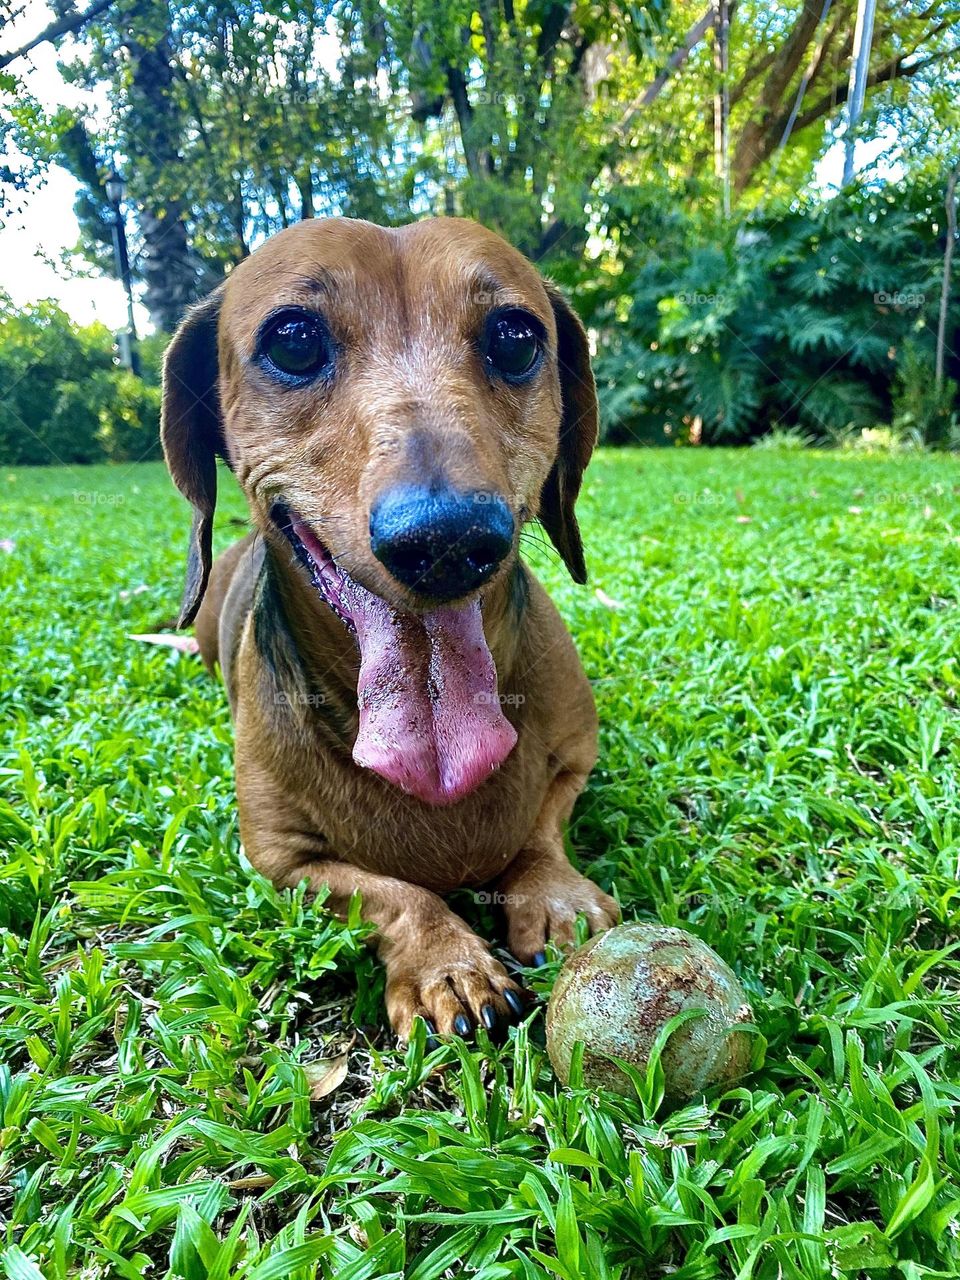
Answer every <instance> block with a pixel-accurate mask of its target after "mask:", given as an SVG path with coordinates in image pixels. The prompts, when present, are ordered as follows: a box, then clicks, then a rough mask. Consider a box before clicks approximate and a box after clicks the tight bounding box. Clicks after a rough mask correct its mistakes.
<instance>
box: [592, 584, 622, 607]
mask: <svg viewBox="0 0 960 1280" xmlns="http://www.w3.org/2000/svg"><path fill="white" fill-rule="evenodd" d="M594 595H595V596H596V597H597V599H598V600H599V601H600V603H601V604H602V605H603V606H604V607H605V608H607V609H622V608H624V604H623V601H622V600H614V598H613V596H608V595H607V593H606V592H605V591H604V590H603V588H602V587H597V589H596V591H595V592H594Z"/></svg>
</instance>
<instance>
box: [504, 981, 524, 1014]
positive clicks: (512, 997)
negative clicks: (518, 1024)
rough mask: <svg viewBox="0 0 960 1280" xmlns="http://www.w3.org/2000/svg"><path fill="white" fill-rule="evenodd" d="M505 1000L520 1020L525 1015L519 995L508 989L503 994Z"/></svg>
mask: <svg viewBox="0 0 960 1280" xmlns="http://www.w3.org/2000/svg"><path fill="white" fill-rule="evenodd" d="M503 998H504V1000H506V1002H507V1004H508V1005H509V1006H510V1008H511V1009H512V1010H513V1012H514V1014H515V1015H516V1016H517V1017H518V1018H519V1017H520V1015H521V1014H522V1013H523V1001H522V1000H521V999H520V996H519V994H518V993H517V992H516V991H513V990H511V989H510V988H509V987H508V988H507V990H506V991H504V993H503Z"/></svg>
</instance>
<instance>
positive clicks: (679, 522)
mask: <svg viewBox="0 0 960 1280" xmlns="http://www.w3.org/2000/svg"><path fill="white" fill-rule="evenodd" d="M0 509H2V517H0V537H4V538H12V539H15V540H16V547H15V549H14V550H13V551H12V552H10V553H4V552H2V551H0V584H2V592H3V626H2V633H3V640H2V643H3V664H2V666H3V675H2V727H3V729H2V744H3V757H2V760H0V785H2V791H0V797H2V798H0V842H2V849H0V879H2V883H0V925H2V933H0V946H2V951H0V1059H2V1061H3V1063H4V1065H3V1066H2V1068H0V1222H2V1223H3V1228H2V1242H0V1272H2V1271H3V1270H4V1269H5V1271H6V1275H7V1276H8V1277H11V1280H31V1278H33V1277H38V1276H41V1275H42V1276H44V1277H47V1278H52V1280H60V1278H61V1277H66V1276H74V1275H79V1274H82V1275H83V1276H84V1277H98V1276H120V1277H131V1278H134V1277H136V1278H137V1280H139V1277H141V1276H143V1275H147V1276H149V1277H164V1276H170V1277H175V1276H176V1277H184V1278H185V1280H200V1278H201V1277H202V1278H204V1280H206V1278H207V1277H209V1278H210V1280H231V1278H236V1280H239V1278H240V1277H243V1278H244V1280H269V1278H270V1277H282V1278H283V1280H301V1278H307V1277H315V1276H316V1277H337V1280H361V1278H362V1277H387V1276H396V1277H400V1276H408V1277H410V1278H411V1280H437V1278H439V1277H448V1276H450V1277H461V1276H464V1277H471V1276H476V1277H483V1278H484V1280H495V1278H499V1277H518V1278H523V1280H530V1278H532V1277H562V1278H563V1280H577V1278H579V1277H589V1278H593V1277H597V1278H603V1277H636V1278H637V1280H640V1278H646V1277H650V1276H657V1275H667V1274H669V1275H671V1276H673V1277H675V1278H676V1277H679V1278H681V1280H694V1278H698V1280H699V1278H701V1277H704V1278H705V1277H711V1276H739V1277H744V1278H746V1277H770V1278H771V1280H773V1278H774V1277H810V1278H813V1277H828V1276H838V1275H840V1276H843V1275H845V1276H855V1275H858V1274H863V1273H869V1274H870V1275H878V1276H880V1275H895V1276H903V1277H906V1278H907V1280H914V1278H915V1277H920V1276H926V1275H935V1276H955V1275H957V1274H958V1273H960V1241H958V1217H960V1157H958V1139H957V1127H956V1118H955V1117H956V1110H957V1106H958V1103H960V1084H958V1080H960V1074H958V1046H960V1018H958V999H960V997H958V962H960V951H958V950H957V947H958V945H960V944H958V942H957V938H958V923H960V885H958V878H957V870H958V868H957V859H958V850H960V794H958V764H960V734H958V710H957V703H958V698H960V617H958V610H957V604H958V593H960V467H958V465H957V463H956V462H954V461H952V460H951V459H949V458H935V457H922V456H910V457H907V458H876V457H855V456H845V455H839V454H834V455H824V454H820V455H818V454H805V453H786V452H778V451H775V450H770V451H756V450H755V451H753V452H750V453H734V452H705V451H704V452H698V451H687V452H679V451H677V452H672V451H662V452H656V453H653V452H635V451H631V452H619V453H613V452H607V453H605V454H602V455H601V456H600V457H599V458H598V459H597V461H596V463H595V465H594V466H593V468H592V469H591V472H590V479H589V483H588V486H587V490H586V494H585V498H584V501H583V503H582V521H583V525H584V529H585V535H586V542H587V546H588V551H589V559H590V562H591V567H592V571H593V577H592V582H591V586H590V587H589V588H587V589H578V588H575V587H573V586H571V585H567V584H565V583H563V581H562V578H561V574H560V571H559V569H558V568H557V566H556V565H555V563H554V562H553V560H552V559H550V558H548V557H547V556H546V555H544V556H543V557H542V558H538V563H537V564H536V568H537V570H538V571H539V572H541V573H542V575H543V576H544V577H545V578H546V580H547V581H548V583H549V585H550V586H551V588H553V589H554V591H555V594H556V596H557V598H558V600H559V602H560V604H561V606H562V608H563V610H564V611H565V614H566V616H567V618H568V620H569V623H570V626H571V627H572V629H573V631H574V633H575V635H576V637H577V641H578V644H579V647H580V650H581V653H582V655H583V658H584V662H585V665H586V668H587V671H588V673H589V674H590V676H591V677H592V679H593V680H594V682H595V688H596V692H597V697H598V701H599V704H600V712H601V720H602V724H603V730H602V751H601V760H600V764H599V766H598V768H597V770H596V772H595V774H594V777H593V779H592V782H591V784H590V787H589V790H588V791H587V793H586V794H585V796H584V797H583V798H582V801H581V803H580V806H579V808H578V811H577V817H576V821H575V825H574V830H573V843H574V846H575V847H576V849H577V851H578V855H579V857H580V860H581V863H582V865H583V866H584V867H589V870H590V873H591V874H592V875H594V876H595V877H596V878H598V879H599V880H600V881H601V882H602V883H603V884H604V885H605V886H609V885H610V884H615V885H616V888H617V892H618V893H619V896H620V899H621V901H622V903H623V905H624V909H625V914H626V916H627V917H628V918H634V917H635V918H640V919H658V920H660V921H662V922H664V923H666V924H680V925H683V926H684V927H686V928H689V929H691V930H693V931H694V932H696V933H697V934H698V935H700V936H701V937H702V938H704V939H705V940H706V941H707V942H708V943H710V944H711V945H712V946H713V947H715V948H716V949H717V951H719V952H720V954H721V955H722V956H723V957H724V958H725V959H726V960H728V961H729V962H730V963H731V964H732V965H733V966H734V967H735V968H736V970H737V971H738V973H739V974H740V975H741V977H742V979H743V981H744V983H745V984H746V986H747V988H748V990H749V992H750V993H751V997H752V999H753V1001H754V1005H755V1010H756V1017H757V1023H758V1025H759V1028H760V1030H761V1032H762V1036H763V1038H764V1039H763V1040H762V1041H758V1045H759V1046H760V1047H761V1048H763V1046H764V1041H765V1049H764V1050H763V1052H761V1053H760V1055H759V1057H760V1059H761V1060H760V1061H758V1066H757V1069H756V1070H755V1071H754V1073H753V1074H751V1075H750V1076H749V1077H748V1078H747V1079H746V1080H745V1081H744V1082H743V1084H742V1085H741V1086H740V1087H738V1088H736V1089H733V1090H730V1091H729V1092H726V1093H719V1094H714V1095H709V1096H707V1097H706V1098H701V1099H697V1100H696V1101H695V1102H693V1103H692V1104H690V1105H689V1106H687V1107H685V1108H684V1109H682V1110H672V1111H671V1110H670V1109H669V1107H667V1106H666V1104H663V1103H661V1102H660V1101H659V1096H658V1091H657V1089H656V1088H655V1087H652V1088H649V1089H648V1088H642V1089H640V1090H639V1093H638V1096H637V1097H636V1098H634V1099H630V1100H626V1099H618V1098H614V1097H609V1096H600V1097H597V1096H595V1095H589V1094H585V1093H584V1092H583V1091H582V1090H580V1091H578V1090H576V1089H563V1088H560V1087H559V1086H558V1085H557V1083H556V1081H555V1080H554V1078H553V1076H552V1074H551V1072H550V1069H549V1065H548V1064H547V1063H546V1061H545V1056H544V1053H543V1050H542V1047H541V1046H542V1013H539V1012H538V1013H537V1014H536V1015H535V1016H534V1017H533V1018H532V1019H531V1021H530V1024H529V1025H528V1026H527V1027H525V1028H521V1029H520V1030H519V1031H518V1032H516V1033H515V1034H514V1036H513V1038H512V1039H511V1041H510V1042H509V1043H508V1044H507V1045H505V1046H504V1047H502V1048H500V1049H496V1048H494V1047H492V1046H491V1045H490V1044H489V1043H488V1042H486V1041H484V1042H483V1043H482V1044H480V1045H479V1046H477V1045H472V1046H470V1047H469V1048H467V1047H464V1046H463V1045H462V1044H459V1043H451V1044H445V1045H442V1046H441V1047H440V1048H439V1049H438V1050H436V1051H435V1052H434V1053H432V1054H430V1055H428V1056H427V1057H426V1058H425V1056H424V1046H423V1044H422V1043H414V1044H413V1045H412V1046H411V1047H410V1048H409V1050H408V1051H407V1052H406V1053H405V1054H401V1053H399V1052H397V1051H396V1049H394V1048H393V1046H392V1043H391V1041H390V1038H389V1036H387V1035H386V1034H385V1033H384V1032H383V1030H382V1029H378V1028H377V1023H378V1021H379V1019H380V1017H381V1011H380V1000H381V993H382V979H381V976H380V974H379V971H378V969H377V967H376V966H375V965H374V964H373V963H372V961H371V960H370V958H369V955H368V954H367V951H366V949H365V947H364V946H363V943H362V929H360V928H358V927H357V925H356V923H355V922H354V923H353V924H351V925H342V924H339V923H337V922H335V921H332V920H331V919H329V918H328V917H327V916H326V915H325V914H324V911H323V909H322V907H320V906H317V905H314V904H311V903H305V902H304V900H303V897H302V895H291V894H278V893H276V892H274V890H273V889H272V888H271V887H270V886H269V885H268V884H266V883H265V882H263V881H262V880H261V879H259V878H258V877H257V876H256V875H254V874H252V873H251V871H250V868H249V867H248V866H245V865H243V863H242V861H241V858H240V854H239V849H238V837H237V825H236V814H235V805H234V798H233V786H232V764H231V730H230V724H229V717H228V714H227V709H226V704H225V701H224V697H223V694H222V692H221V690H220V689H219V688H218V686H217V685H216V684H214V683H213V682H212V681H210V680H209V679H208V678H207V677H206V676H205V674H204V673H203V671H202V669H201V668H200V667H199V664H198V663H197V661H196V660H195V659H192V658H190V657H185V656H180V655H177V654H175V653H171V652H168V651H165V650H160V649H155V648H148V647H145V646H141V645H138V644H135V643H133V642H131V641H129V640H128V639H127V638H126V637H127V635H128V633H130V632H139V631H149V630H154V629H156V627H157V625H158V623H159V622H161V621H162V620H163V619H165V618H168V617H169V616H170V615H171V613H172V612H173V611H174V608H175V604H176V601H177V598H178V594H179V587H180V579H181V568H182V565H181V553H182V551H183V548H184V547H185V544H186V533H187V511H186V508H185V506H184V505H183V504H182V502H181V501H180V500H179V499H178V497H177V496H176V494H175V493H174V492H173V490H172V487H171V486H170V484H169V482H168V480H167V479H166V477H165V474H164V473H163V472H162V470H161V469H160V468H159V467H158V466H141V467H137V468H130V469H126V470H123V469H121V468H116V469H109V468H91V469H87V470H77V471H73V472H67V471H64V470H51V471H33V472H19V473H16V474H7V473H4V472H2V471H0ZM241 514H242V504H241V502H240V500H239V498H238V496H237V495H236V494H235V493H230V494H229V495H228V496H227V498H226V499H225V500H224V502H223V503H222V507H221V511H220V515H219V537H220V541H221V543H225V542H226V541H228V540H229V539H230V538H231V537H233V536H235V535H236V533H237V531H238V530H237V526H236V524H235V523H231V520H232V521H234V522H235V521H236V519H237V517H238V516H240V515H241ZM748 518H749V519H748ZM141 587H144V588H145V589H144V590H140V588H141ZM597 587H599V588H601V589H602V591H603V592H605V593H606V596H607V597H609V598H611V599H612V600H613V601H616V602H619V603H620V604H621V605H622V607H621V608H618V609H615V608H611V607H608V606H607V605H605V604H604V603H603V602H602V600H600V599H598V598H597V597H596V595H595V594H594V589H595V588H597ZM486 927H489V928H494V927H495V922H492V921H491V922H487V926H486ZM554 971H555V969H552V970H548V971H547V978H546V979H544V980H541V981H540V983H539V985H540V986H541V988H543V987H545V986H546V985H547V983H548V980H549V976H550V973H552V972H554ZM354 1036H356V1038H355V1039H354V1038H353V1037H354ZM347 1046H350V1047H349V1050H348V1053H349V1057H348V1071H347V1075H346V1078H345V1080H344V1081H343V1083H342V1084H341V1085H340V1087H339V1088H338V1089H336V1090H335V1091H334V1092H332V1093H330V1094H328V1095H327V1096H325V1097H322V1098H319V1099H317V1100H311V1096H310V1091H311V1084H313V1085H314V1086H316V1085H317V1082H318V1080H322V1079H323V1077H324V1075H325V1074H326V1071H327V1068H324V1067H321V1068H318V1067H316V1066H315V1065H313V1064H315V1063H316V1061H317V1060H318V1059H322V1058H331V1057H337V1056H338V1055H339V1054H341V1053H342V1052H343V1051H344V1050H345V1049H346V1048H347ZM439 1062H444V1063H448V1064H450V1065H449V1067H448V1069H447V1070H445V1071H443V1072H439V1073H438V1072H436V1071H435V1069H434V1068H435V1067H436V1065H437V1063H439ZM315 1091H316V1092H319V1091H320V1090H319V1089H316V1088H315Z"/></svg>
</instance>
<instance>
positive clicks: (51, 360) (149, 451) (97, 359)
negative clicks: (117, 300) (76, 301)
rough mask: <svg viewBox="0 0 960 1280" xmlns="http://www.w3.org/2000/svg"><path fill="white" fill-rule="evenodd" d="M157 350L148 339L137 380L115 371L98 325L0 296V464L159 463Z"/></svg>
mask: <svg viewBox="0 0 960 1280" xmlns="http://www.w3.org/2000/svg"><path fill="white" fill-rule="evenodd" d="M156 347H157V341H156V340H148V344H147V348H146V355H147V360H146V364H147V375H148V377H147V380H145V381H141V380H140V379H139V378H137V377H135V376H134V375H133V374H132V373H130V372H128V371H127V370H125V369H121V368H120V367H119V365H118V364H117V360H116V356H115V353H114V347H113V338H112V336H111V334H110V333H109V331H108V330H107V329H106V328H104V326H103V325H100V324H92V325H86V326H84V325H78V324H75V323H74V322H73V321H72V320H71V319H70V317H69V316H68V315H67V314H66V313H65V312H64V311H62V310H61V309H60V308H59V307H58V306H56V304H55V303H52V302H38V303H35V304H34V305H32V306H29V307H26V308H17V307H14V305H13V304H12V302H11V301H10V299H9V298H7V297H5V296H4V295H2V294H0V465H7V466H11V465H23V464H27V465H34V466H41V465H45V464H49V463H51V462H59V463H85V462H96V461H99V460H101V459H103V458H109V459H110V460H112V461H114V462H126V461H133V462H137V461H140V460H142V459H144V458H156V457H159V456H160V391H159V387H158V385H157V371H156V358H157V357H156ZM151 362H152V363H151Z"/></svg>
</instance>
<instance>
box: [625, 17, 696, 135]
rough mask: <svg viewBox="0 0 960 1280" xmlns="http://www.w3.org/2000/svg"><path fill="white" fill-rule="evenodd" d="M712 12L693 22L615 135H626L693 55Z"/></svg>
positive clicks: (629, 111)
mask: <svg viewBox="0 0 960 1280" xmlns="http://www.w3.org/2000/svg"><path fill="white" fill-rule="evenodd" d="M713 18H714V11H713V6H712V5H711V7H710V8H709V9H708V10H707V12H706V13H705V14H704V15H703V17H702V18H701V19H700V21H699V22H695V23H694V24H693V26H692V27H691V28H690V30H689V31H688V32H687V34H686V35H685V36H684V38H683V42H682V43H681V44H679V45H678V46H677V47H676V49H674V51H673V53H671V55H670V57H669V58H668V59H667V61H666V62H665V63H664V65H663V69H662V70H661V71H660V72H659V73H658V74H657V75H656V76H655V77H654V78H653V79H652V80H651V81H650V83H649V84H648V85H647V87H646V88H645V89H644V91H643V93H641V95H640V97H639V98H638V99H637V100H636V102H635V103H634V104H633V106H631V107H630V108H629V110H628V111H627V112H626V113H625V114H624V115H623V116H622V118H621V120H620V123H619V124H618V125H617V126H616V129H615V130H614V132H615V133H617V134H620V135H622V134H624V133H627V132H628V131H629V129H630V127H631V125H632V124H633V122H634V120H635V119H636V118H637V116H638V115H639V114H640V112H641V111H642V110H643V109H644V107H649V106H650V104H651V102H655V101H656V99H657V98H659V96H660V94H661V92H662V91H663V89H664V87H665V86H666V84H667V81H668V80H669V79H670V77H671V76H672V75H673V73H674V71H677V70H678V69H679V68H680V67H682V66H683V64H684V63H685V62H686V60H687V59H688V58H689V57H690V54H691V53H693V51H694V49H695V48H696V47H697V45H698V44H699V43H700V41H701V40H702V39H703V38H704V36H705V35H706V34H707V32H708V31H709V30H710V29H711V28H712V27H713Z"/></svg>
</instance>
